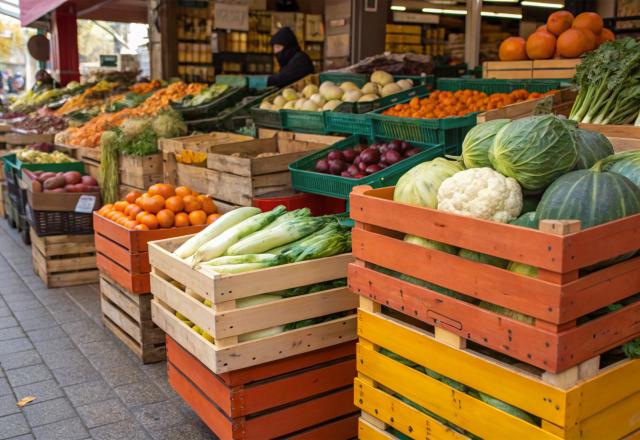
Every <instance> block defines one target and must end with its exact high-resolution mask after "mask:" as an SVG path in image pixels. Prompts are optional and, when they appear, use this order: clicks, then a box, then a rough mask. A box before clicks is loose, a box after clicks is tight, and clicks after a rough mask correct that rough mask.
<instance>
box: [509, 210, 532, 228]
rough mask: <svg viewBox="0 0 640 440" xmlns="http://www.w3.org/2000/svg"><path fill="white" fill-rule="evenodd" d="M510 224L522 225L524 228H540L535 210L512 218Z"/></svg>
mask: <svg viewBox="0 0 640 440" xmlns="http://www.w3.org/2000/svg"><path fill="white" fill-rule="evenodd" d="M509 224H510V225H515V226H522V227H523V228H531V229H538V217H537V216H536V213H535V211H534V212H527V213H525V214H522V215H521V216H520V217H518V218H517V219H515V220H512V221H511V222H509Z"/></svg>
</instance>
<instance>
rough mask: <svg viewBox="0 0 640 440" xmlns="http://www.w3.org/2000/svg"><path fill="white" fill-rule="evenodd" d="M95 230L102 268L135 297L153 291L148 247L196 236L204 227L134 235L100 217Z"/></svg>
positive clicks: (94, 221) (94, 219)
mask: <svg viewBox="0 0 640 440" xmlns="http://www.w3.org/2000/svg"><path fill="white" fill-rule="evenodd" d="M93 228H94V231H95V243H96V251H97V264H98V268H99V269H100V270H101V271H103V272H104V273H105V274H106V275H108V276H109V277H110V278H111V279H112V280H114V281H115V282H116V283H118V284H119V285H120V287H122V288H124V289H126V290H127V291H129V292H130V293H133V294H138V293H140V294H144V293H149V292H150V291H151V284H150V281H149V273H150V272H151V266H150V265H149V252H148V247H147V243H148V242H149V241H152V240H159V239H163V238H169V237H177V236H180V235H187V234H194V233H196V232H199V231H201V230H202V229H203V228H204V226H188V227H184V228H169V229H156V230H153V231H131V230H129V229H127V228H125V227H124V226H122V225H119V224H117V223H116V222H114V221H112V220H109V219H107V218H105V217H103V216H101V215H98V214H97V213H94V214H93Z"/></svg>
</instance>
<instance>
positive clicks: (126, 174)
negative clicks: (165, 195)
mask: <svg viewBox="0 0 640 440" xmlns="http://www.w3.org/2000/svg"><path fill="white" fill-rule="evenodd" d="M162 166H163V165H162V153H157V154H150V155H148V156H124V155H122V156H120V160H119V167H120V184H121V185H125V186H128V187H132V188H135V189H137V190H138V191H141V192H144V191H146V189H147V188H149V187H150V186H151V185H153V184H154V183H158V182H162V181H163V179H164V175H163V168H162Z"/></svg>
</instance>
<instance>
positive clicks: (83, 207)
mask: <svg viewBox="0 0 640 440" xmlns="http://www.w3.org/2000/svg"><path fill="white" fill-rule="evenodd" d="M95 205H96V196H89V195H82V196H80V198H79V199H78V203H76V209H75V210H74V211H75V212H77V213H80V214H91V213H92V212H93V208H94V207H95Z"/></svg>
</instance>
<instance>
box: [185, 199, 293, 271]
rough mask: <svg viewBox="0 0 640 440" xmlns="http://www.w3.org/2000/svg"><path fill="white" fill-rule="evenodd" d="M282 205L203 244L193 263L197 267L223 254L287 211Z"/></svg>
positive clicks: (250, 218)
mask: <svg viewBox="0 0 640 440" xmlns="http://www.w3.org/2000/svg"><path fill="white" fill-rule="evenodd" d="M285 210H286V208H285V207H284V206H282V205H280V206H277V207H275V208H274V209H272V210H271V211H269V212H263V213H261V214H257V215H254V216H253V217H249V218H248V219H246V220H244V221H242V222H240V223H238V224H236V225H235V226H232V227H231V228H229V229H227V230H226V231H224V232H223V233H222V234H220V235H218V236H217V237H215V238H214V239H213V240H211V241H209V242H208V243H206V244H204V245H203V246H201V247H200V248H199V249H198V250H197V251H196V253H195V255H194V257H193V263H192V265H193V266H194V267H195V266H197V265H198V264H199V263H200V262H201V261H208V260H212V259H214V258H216V257H219V256H221V255H223V254H224V253H225V252H226V251H227V249H229V247H230V246H232V245H234V244H235V243H237V242H238V241H240V240H241V239H243V238H244V237H246V236H247V235H249V234H252V233H254V232H256V231H259V230H260V229H262V228H264V227H265V226H267V225H268V224H269V223H271V222H273V221H274V220H275V219H276V218H278V217H279V216H281V215H282V214H283V213H284V212H285Z"/></svg>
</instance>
